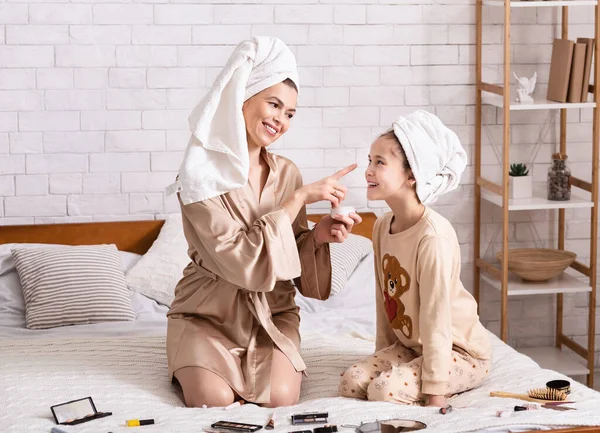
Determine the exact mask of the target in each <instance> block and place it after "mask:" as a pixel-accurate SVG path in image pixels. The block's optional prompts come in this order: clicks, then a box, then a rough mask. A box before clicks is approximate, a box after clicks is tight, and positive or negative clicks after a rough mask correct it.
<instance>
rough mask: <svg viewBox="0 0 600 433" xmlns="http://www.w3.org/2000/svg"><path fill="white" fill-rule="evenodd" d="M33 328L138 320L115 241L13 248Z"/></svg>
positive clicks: (27, 322)
mask: <svg viewBox="0 0 600 433" xmlns="http://www.w3.org/2000/svg"><path fill="white" fill-rule="evenodd" d="M11 252H12V255H13V257H14V259H15V264H16V268H17V272H18V274H19V278H20V280H21V286H22V287H23V297H24V299H25V323H26V326H27V328H30V329H46V328H53V327H57V326H65V325H81V324H89V323H98V322H112V321H124V320H135V313H134V312H133V309H132V308H131V299H130V294H129V291H128V290H127V285H126V284H125V275H124V274H123V265H122V263H121V258H120V256H119V252H118V250H117V247H116V246H115V245H92V246H88V245H82V246H53V247H39V248H18V247H17V248H13V249H12V250H11Z"/></svg>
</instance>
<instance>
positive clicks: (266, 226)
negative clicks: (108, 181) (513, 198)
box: [167, 38, 361, 407]
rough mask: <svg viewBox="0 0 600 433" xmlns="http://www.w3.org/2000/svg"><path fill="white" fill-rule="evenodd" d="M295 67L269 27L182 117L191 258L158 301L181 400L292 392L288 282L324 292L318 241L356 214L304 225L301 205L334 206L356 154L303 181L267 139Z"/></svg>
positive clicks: (293, 338)
mask: <svg viewBox="0 0 600 433" xmlns="http://www.w3.org/2000/svg"><path fill="white" fill-rule="evenodd" d="M297 96H298V78H297V72H296V63H295V59H294V56H293V54H292V53H291V52H290V51H289V49H288V48H287V47H286V46H285V45H284V44H283V43H282V42H281V41H279V40H278V39H274V38H254V39H253V40H251V41H245V42H242V43H241V44H240V45H239V46H238V47H237V48H236V50H235V51H234V53H233V54H232V56H231V58H230V59H229V61H228V62H227V65H226V66H225V68H224V69H223V71H222V72H221V74H220V75H219V77H217V79H216V81H215V83H214V85H213V88H212V89H211V91H210V92H209V94H208V95H207V96H206V97H205V99H204V100H203V101H202V102H201V103H200V105H199V106H198V107H197V108H196V110H195V111H194V113H193V114H192V116H191V117H190V123H191V125H190V126H191V129H192V138H191V140H190V144H189V146H188V149H187V150H186V154H185V157H184V162H183V164H182V167H181V169H180V172H179V178H178V181H177V190H178V191H179V200H180V203H181V210H182V217H183V225H184V232H185V235H186V238H187V240H188V244H189V251H188V252H189V255H190V257H191V259H192V262H191V263H190V264H189V265H188V267H187V268H186V269H185V270H184V276H183V278H182V280H181V281H180V282H179V284H178V286H177V287H176V289H175V300H174V301H173V303H172V305H171V309H170V310H169V313H168V332H167V356H168V363H169V375H170V376H171V378H173V377H174V378H175V379H176V380H177V381H178V382H179V384H180V385H181V387H182V389H183V393H184V399H185V403H186V405H187V406H191V407H201V406H204V405H206V406H209V407H210V406H226V405H228V404H230V403H232V402H233V401H234V400H235V399H237V398H242V399H244V400H246V401H249V402H253V403H258V404H265V405H269V406H272V407H276V406H282V405H292V404H295V403H296V402H297V401H298V397H299V393H300V383H301V379H302V373H301V372H302V371H304V370H305V368H306V366H305V365H304V362H303V361H302V358H301V356H300V354H299V349H300V335H299V332H298V328H299V323H300V318H299V315H298V307H297V306H296V305H295V302H294V295H295V288H294V286H293V285H292V283H291V282H290V280H292V279H294V280H295V283H296V286H297V287H298V289H299V290H300V292H301V293H302V294H303V295H304V296H309V297H313V298H317V299H327V297H328V296H329V292H330V282H331V266H330V262H329V247H328V243H329V242H342V241H343V240H344V239H345V238H346V236H347V235H348V232H349V231H350V230H351V229H352V226H353V224H354V223H359V222H360V221H361V220H360V217H359V216H358V215H356V214H353V215H352V216H351V217H339V218H337V217H336V219H337V220H334V219H332V218H331V217H329V216H327V217H324V218H323V219H322V220H321V221H320V222H319V223H318V224H317V225H316V227H315V228H314V229H313V230H312V231H311V230H308V228H307V221H306V210H305V205H306V204H309V203H314V202H317V201H320V200H328V201H329V202H331V204H332V205H333V206H337V205H338V204H339V203H340V202H341V201H342V200H343V199H344V194H345V192H346V188H345V187H344V186H343V185H342V184H341V183H340V182H339V179H340V178H341V177H342V176H344V175H345V174H347V173H349V172H350V171H352V170H353V169H354V168H356V165H353V166H350V167H347V168H345V169H343V170H340V171H339V172H337V173H336V174H334V175H332V176H330V177H327V178H325V179H323V180H321V181H318V182H316V183H313V184H310V185H306V186H302V179H301V176H300V172H299V170H298V168H297V167H296V166H295V165H294V164H293V163H292V162H291V161H289V160H287V159H285V158H283V157H280V156H276V155H273V154H270V153H268V152H267V151H266V147H267V146H269V145H270V144H271V143H273V142H274V141H275V140H277V139H278V138H280V137H281V136H282V135H283V134H285V132H286V131H287V130H288V129H289V127H290V122H291V119H292V117H293V116H294V114H295V111H296V100H297Z"/></svg>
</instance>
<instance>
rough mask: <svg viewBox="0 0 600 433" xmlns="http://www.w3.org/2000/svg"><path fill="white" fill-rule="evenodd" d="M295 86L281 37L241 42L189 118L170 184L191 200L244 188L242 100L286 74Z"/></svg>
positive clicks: (293, 67)
mask: <svg viewBox="0 0 600 433" xmlns="http://www.w3.org/2000/svg"><path fill="white" fill-rule="evenodd" d="M287 78H289V79H291V80H292V81H293V82H294V84H296V87H298V88H299V87H300V86H299V82H298V71H297V67H296V59H295V57H294V54H293V53H292V52H291V51H290V50H289V48H288V47H287V46H286V45H285V44H284V43H283V42H282V41H280V40H279V39H277V38H272V37H261V36H259V37H254V38H253V39H252V40H249V41H244V42H241V43H240V44H239V45H238V46H237V47H236V49H235V50H234V52H233V54H232V55H231V57H230V58H229V60H228V61H227V64H226V65H225V67H224V68H223V70H222V71H221V73H220V74H219V76H218V77H217V78H216V80H215V82H214V83H213V86H212V88H211V89H210V91H209V92H208V94H207V95H206V96H205V97H204V99H202V101H201V102H200V104H198V106H197V107H196V108H195V109H194V111H193V112H192V114H191V115H190V117H189V124H190V130H191V131H192V136H191V137H190V141H189V143H188V147H187V149H186V151H185V155H184V157H183V162H182V164H181V168H180V169H179V178H178V180H177V182H176V183H175V184H173V185H172V186H171V187H169V188H168V192H169V193H173V192H175V191H179V192H180V197H181V201H182V202H183V203H184V204H190V203H194V202H197V201H202V200H207V199H209V198H213V197H217V196H219V195H221V194H224V193H226V192H229V191H232V190H234V189H237V188H241V187H243V186H244V185H245V184H246V182H247V181H248V169H249V160H248V142H247V140H246V124H245V122H244V116H243V114H242V105H243V104H244V101H246V100H247V99H250V98H251V97H252V96H254V95H256V94H257V93H259V92H261V91H263V90H265V89H267V88H269V87H271V86H273V85H275V84H277V83H280V82H282V81H284V80H285V79H287Z"/></svg>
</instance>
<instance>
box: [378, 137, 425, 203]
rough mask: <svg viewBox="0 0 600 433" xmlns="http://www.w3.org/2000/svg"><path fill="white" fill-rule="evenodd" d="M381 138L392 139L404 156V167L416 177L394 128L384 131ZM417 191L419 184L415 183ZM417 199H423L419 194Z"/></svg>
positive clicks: (419, 200)
mask: <svg viewBox="0 0 600 433" xmlns="http://www.w3.org/2000/svg"><path fill="white" fill-rule="evenodd" d="M379 138H388V139H390V140H392V141H393V142H394V144H395V146H396V151H398V153H399V154H400V155H401V156H402V168H404V169H405V170H409V171H410V176H411V177H412V178H414V174H413V172H412V169H411V168H410V164H409V163H408V158H406V152H404V148H403V147H402V145H401V144H400V140H398V137H396V134H394V130H393V129H390V130H389V131H386V132H384V133H383V134H381V135H380V136H379ZM413 188H414V190H415V193H416V190H417V184H416V183H415V185H414V186H413ZM416 197H417V201H418V202H419V203H421V199H420V198H419V196H418V195H417V196H416Z"/></svg>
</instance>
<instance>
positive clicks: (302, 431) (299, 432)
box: [288, 430, 313, 433]
mask: <svg viewBox="0 0 600 433" xmlns="http://www.w3.org/2000/svg"><path fill="white" fill-rule="evenodd" d="M288 433H313V431H312V430H296V431H290V432H288Z"/></svg>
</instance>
